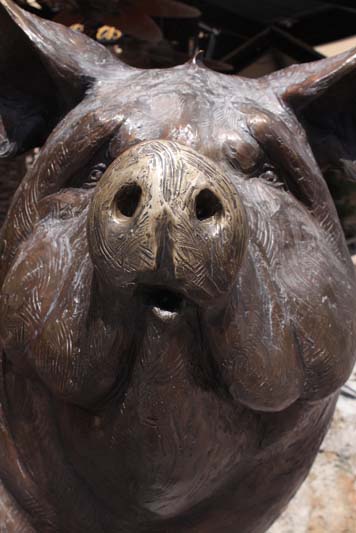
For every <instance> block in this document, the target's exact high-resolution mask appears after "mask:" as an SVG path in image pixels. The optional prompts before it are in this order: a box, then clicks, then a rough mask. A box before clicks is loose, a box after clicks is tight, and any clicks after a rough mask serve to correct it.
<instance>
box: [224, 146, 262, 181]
mask: <svg viewBox="0 0 356 533" xmlns="http://www.w3.org/2000/svg"><path fill="white" fill-rule="evenodd" d="M236 141H237V140H236V139H234V140H233V141H230V140H228V141H226V142H225V143H224V145H223V152H224V155H225V157H226V158H227V159H228V161H229V162H230V163H231V165H232V166H233V167H234V168H236V169H238V170H241V171H242V172H243V173H245V174H251V173H252V172H254V171H255V170H256V169H257V168H258V167H260V166H261V163H262V158H263V150H262V149H261V147H260V146H259V145H258V144H257V143H256V142H255V141H254V140H252V139H251V142H249V141H242V140H240V139H239V140H238V142H236Z"/></svg>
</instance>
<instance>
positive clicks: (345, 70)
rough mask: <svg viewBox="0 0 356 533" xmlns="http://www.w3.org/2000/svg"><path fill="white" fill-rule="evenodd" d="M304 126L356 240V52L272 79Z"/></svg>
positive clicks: (343, 219) (348, 232)
mask: <svg viewBox="0 0 356 533" xmlns="http://www.w3.org/2000/svg"><path fill="white" fill-rule="evenodd" d="M268 82H269V83H272V86H273V88H274V90H275V92H276V93H277V94H278V95H279V96H280V98H281V99H282V100H283V101H284V102H285V103H286V104H287V106H288V107H289V108H291V109H292V110H293V111H294V112H295V113H296V115H297V116H298V118H299V119H300V121H301V122H302V124H303V126H304V128H305V131H306V133H307V136H308V140H309V143H310V145H311V148H312V150H313V153H314V156H315V158H316V160H317V162H318V164H319V167H320V169H321V170H322V172H323V174H324V177H325V179H326V181H327V183H328V185H329V189H330V191H331V194H332V196H333V198H334V201H335V204H336V207H337V210H338V213H339V217H340V219H341V223H342V225H343V227H344V230H345V233H346V236H347V237H349V238H350V239H355V238H356V49H353V50H349V51H347V52H345V53H343V54H340V55H337V56H335V57H331V58H327V59H322V60H319V61H315V62H313V63H306V64H302V65H293V66H291V67H289V68H287V69H284V70H281V71H278V72H275V73H273V74H272V75H270V76H269V77H268Z"/></svg>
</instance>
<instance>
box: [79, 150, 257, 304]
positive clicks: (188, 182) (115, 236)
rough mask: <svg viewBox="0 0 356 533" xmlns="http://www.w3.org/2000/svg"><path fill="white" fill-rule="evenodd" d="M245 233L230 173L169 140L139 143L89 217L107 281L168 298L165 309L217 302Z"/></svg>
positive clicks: (114, 169) (105, 182)
mask: <svg viewBox="0 0 356 533" xmlns="http://www.w3.org/2000/svg"><path fill="white" fill-rule="evenodd" d="M247 234H248V232H247V222H246V215H245V211H244V208H243V206H242V204H241V201H240V199H239V197H238V194H237V191H236V189H235V187H234V185H233V183H232V181H231V180H230V178H229V177H228V176H226V175H225V174H224V173H223V172H222V170H221V169H220V168H219V167H218V166H217V165H216V164H215V163H213V162H212V161H210V160H209V159H207V158H206V157H203V156H201V155H199V154H198V153H196V152H194V151H193V150H192V149H190V148H187V147H185V146H180V145H179V144H177V143H173V142H168V141H154V142H145V143H141V144H139V145H136V146H134V147H133V148H130V149H128V150H127V151H126V152H124V153H123V154H122V155H121V156H120V157H118V158H117V159H116V160H115V161H114V162H113V163H112V165H111V166H110V167H109V168H108V170H107V171H106V173H105V175H104V176H103V178H102V180H101V182H100V184H99V185H98V187H97V190H96V192H95V195H94V198H93V201H92V205H91V208H90V212H89V217H88V239H89V246H90V252H91V257H92V260H93V263H94V266H95V269H96V272H97V274H98V276H99V277H100V279H101V280H102V282H103V284H104V285H106V286H109V287H110V288H116V289H119V290H120V289H121V290H126V291H129V294H132V291H134V290H137V289H140V290H142V291H143V293H145V297H146V299H148V300H150V298H154V299H157V300H159V301H160V302H161V304H162V305H164V302H165V301H167V304H166V305H167V310H169V305H171V306H172V307H176V306H178V304H179V302H180V300H181V298H182V297H184V299H188V300H189V301H192V302H194V303H199V304H205V305H206V304H209V302H211V303H212V304H214V305H216V302H217V299H219V298H223V297H224V295H226V294H227V293H228V292H229V289H230V288H231V286H232V284H233V283H234V282H235V280H236V277H237V273H238V270H239V267H240V265H241V262H242V259H243V257H244V253H245V249H246V244H247ZM153 293H154V294H153ZM168 302H171V303H170V304H169V303H168Z"/></svg>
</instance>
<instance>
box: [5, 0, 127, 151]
mask: <svg viewBox="0 0 356 533" xmlns="http://www.w3.org/2000/svg"><path fill="white" fill-rule="evenodd" d="M112 64H115V68H116V70H120V68H122V70H123V71H126V70H127V69H128V68H129V67H126V66H125V65H123V64H122V63H120V62H119V61H117V60H115V58H114V57H113V56H112V55H111V54H110V52H109V51H108V50H106V49H105V48H104V47H103V46H101V45H100V44H98V43H96V42H95V41H93V40H91V39H90V38H89V37H86V36H85V35H82V34H80V33H77V32H73V31H72V30H70V29H68V28H65V27H64V26H61V25H60V24H55V23H53V22H50V21H47V20H44V19H41V18H39V17H36V16H35V15H32V14H30V13H28V12H26V11H23V10H22V9H20V8H19V7H18V6H17V5H16V4H14V3H13V2H12V1H10V0H0V157H9V156H12V155H14V154H16V153H20V152H23V151H24V150H26V149H28V148H30V147H33V146H36V145H37V146H38V145H40V144H42V143H43V142H44V140H45V139H46V137H47V136H48V134H49V132H50V131H51V130H52V129H53V127H54V126H55V124H56V123H57V122H58V121H59V120H60V118H61V117H62V116H63V115H64V114H65V113H67V112H68V111H69V110H70V109H71V108H72V107H74V106H75V105H76V104H77V103H78V102H79V101H80V100H81V99H82V98H83V97H84V95H85V92H86V90H87V88H88V87H89V86H90V84H91V83H93V81H94V80H96V79H98V78H100V77H104V76H105V73H104V72H105V70H106V68H107V67H108V66H110V65H112Z"/></svg>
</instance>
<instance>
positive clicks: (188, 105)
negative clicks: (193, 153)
mask: <svg viewBox="0 0 356 533" xmlns="http://www.w3.org/2000/svg"><path fill="white" fill-rule="evenodd" d="M267 93H268V91H266V88H263V87H262V86H261V83H260V82H259V80H250V79H245V78H238V77H236V76H227V75H222V74H219V73H216V72H214V71H211V70H209V69H206V68H204V67H200V66H197V65H183V66H180V67H177V68H175V69H169V70H168V69H167V71H162V70H159V71H156V70H145V71H140V72H138V73H134V74H133V75H132V78H131V79H130V81H129V82H127V80H125V82H124V84H123V81H122V80H120V79H116V78H115V77H113V78H112V79H108V80H106V81H105V82H101V83H100V84H99V85H98V86H97V87H96V89H95V94H94V97H95V98H97V99H98V100H99V102H100V106H101V109H102V111H103V112H104V113H107V112H109V113H111V114H113V113H116V114H119V116H120V120H122V126H121V128H120V131H119V134H118V135H119V137H120V144H122V145H125V146H128V145H130V144H134V143H136V142H140V141H147V140H152V139H168V140H172V141H176V142H179V143H181V144H185V145H187V146H190V147H192V148H194V149H196V150H198V151H199V152H200V153H203V154H205V155H209V156H210V157H213V158H215V156H217V155H218V154H217V153H215V152H216V151H217V150H218V151H221V150H220V149H221V147H222V146H223V145H225V144H230V145H234V146H235V145H236V146H240V145H241V147H242V149H244V148H246V145H247V146H249V145H254V144H255V143H254V142H253V139H252V137H251V134H250V132H249V128H248V125H247V119H248V117H249V116H251V114H256V112H258V111H259V110H260V111H264V110H267V111H268V112H269V113H272V114H275V115H281V114H283V113H286V110H285V109H284V108H283V107H282V106H281V104H280V102H279V100H278V99H277V97H276V96H275V95H274V94H273V92H272V91H271V90H270V92H269V93H268V94H267ZM252 155H253V154H252Z"/></svg>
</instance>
